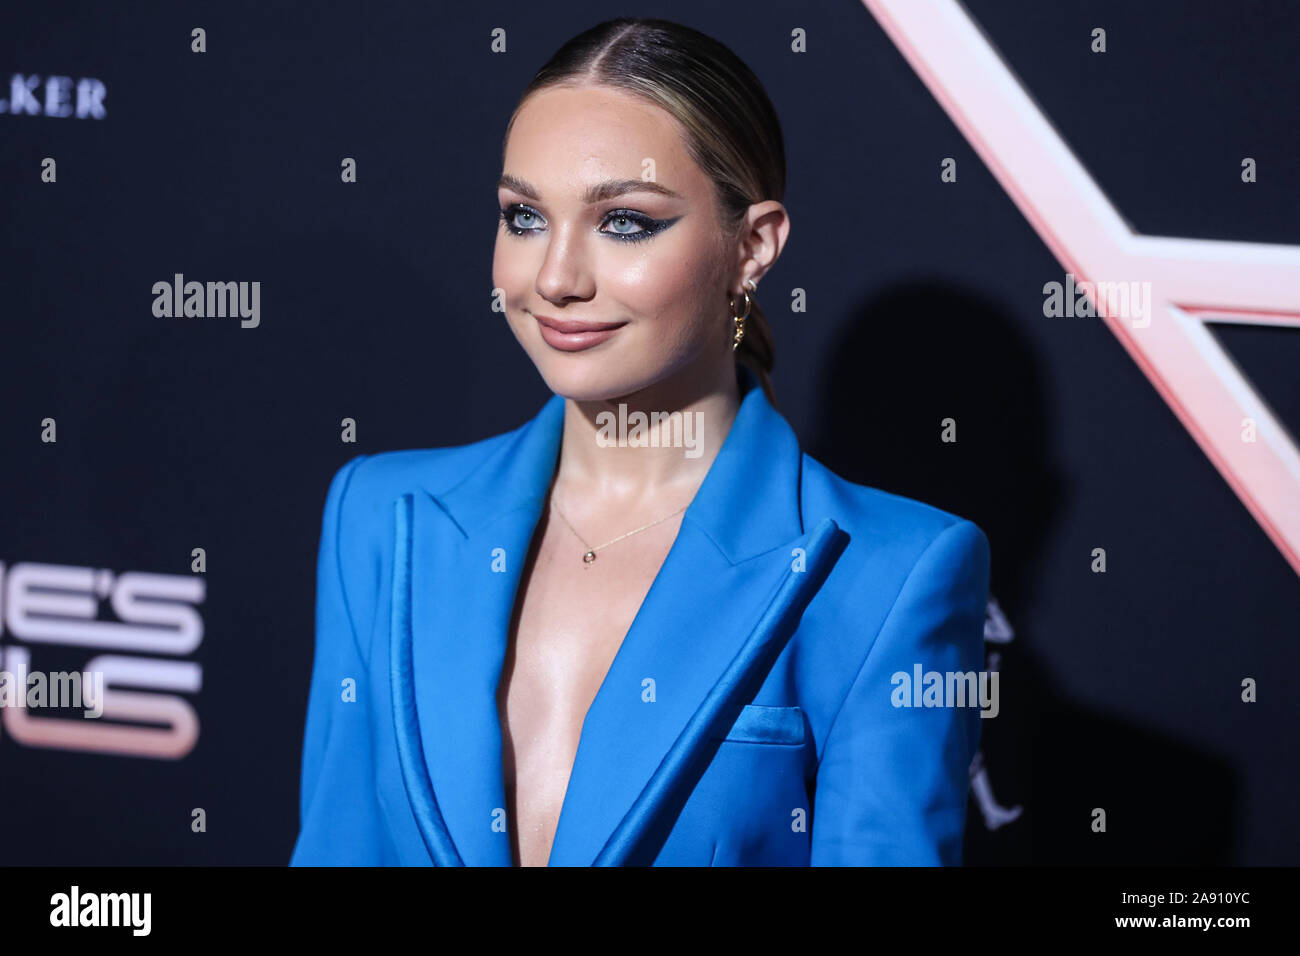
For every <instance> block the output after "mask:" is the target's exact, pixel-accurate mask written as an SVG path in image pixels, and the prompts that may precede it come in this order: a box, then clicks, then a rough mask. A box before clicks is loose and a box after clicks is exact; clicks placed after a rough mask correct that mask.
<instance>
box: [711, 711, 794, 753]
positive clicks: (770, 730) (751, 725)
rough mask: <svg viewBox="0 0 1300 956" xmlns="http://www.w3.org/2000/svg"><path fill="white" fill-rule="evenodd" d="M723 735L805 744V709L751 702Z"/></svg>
mask: <svg viewBox="0 0 1300 956" xmlns="http://www.w3.org/2000/svg"><path fill="white" fill-rule="evenodd" d="M723 739H724V740H731V741H738V742H741V743H750V744H801V743H803V742H804V720H803V711H802V710H801V709H800V708H798V707H770V706H768V705H766V704H747V705H746V706H745V709H744V710H742V711H741V712H740V716H739V717H737V718H736V722H735V723H734V724H732V726H731V730H730V731H729V732H728V733H727V736H726V737H724V738H723Z"/></svg>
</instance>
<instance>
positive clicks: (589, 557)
mask: <svg viewBox="0 0 1300 956" xmlns="http://www.w3.org/2000/svg"><path fill="white" fill-rule="evenodd" d="M551 506H552V507H553V508H554V509H555V511H556V513H557V514H558V515H559V516H560V518H561V519H562V520H563V521H564V523H565V524H567V525H568V526H569V530H570V531H572V532H573V533H574V535H576V536H577V538H578V540H579V541H581V542H582V546H583V547H584V548H586V549H587V550H586V551H584V552H583V554H582V563H583V564H584V565H590V564H591V562H593V561H595V560H596V552H597V551H601V550H603V549H605V548H608V547H609V546H610V545H611V544H614V543H616V542H618V541H622V540H623V539H624V538H630V537H631V536H632V535H634V534H637V533H639V532H641V531H645V530H646V529H647V528H653V527H654V526H655V525H657V524H662V523H663V522H665V521H667V520H668V519H669V518H672V517H675V516H677V515H679V514H681V513H682V512H683V511H685V510H686V509H687V507H688V505H682V506H681V507H680V508H678V509H677V510H676V511H674V512H673V513H672V514H670V515H664V516H663V517H662V518H660V519H659V520H658V521H651V522H650V523H649V524H643V525H642V526H641V527H639V528H636V529H635V530H632V531H629V532H627V533H626V534H620V535H619V536H618V537H617V538H614V539H613V540H611V541H606V542H605V543H604V544H602V545H600V546H599V547H595V548H593V547H592V546H591V545H590V544H588V543H587V539H586V538H584V537H583V536H582V535H580V534H578V529H577V528H575V527H574V526H573V525H572V524H571V523H570V521H569V519H568V518H565V517H564V512H563V511H561V510H560V506H559V504H558V503H557V502H556V500H555V499H554V498H551ZM583 570H584V571H585V570H586V568H585V567H584V568H583Z"/></svg>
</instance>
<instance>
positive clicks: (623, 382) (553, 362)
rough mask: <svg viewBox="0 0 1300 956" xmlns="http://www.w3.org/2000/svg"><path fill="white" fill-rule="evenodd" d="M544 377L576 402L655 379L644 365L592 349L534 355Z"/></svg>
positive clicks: (632, 389) (611, 394) (605, 396)
mask: <svg viewBox="0 0 1300 956" xmlns="http://www.w3.org/2000/svg"><path fill="white" fill-rule="evenodd" d="M533 364H534V365H535V366H536V367H537V371H538V373H539V374H540V375H541V376H542V380H543V381H545V382H546V385H547V387H548V388H549V389H550V390H551V391H552V392H554V393H555V394H556V395H560V396H562V397H564V398H568V399H572V400H573V401H575V402H603V401H610V400H614V399H618V398H621V397H623V396H625V395H630V394H631V393H633V392H636V391H638V390H640V389H643V388H645V387H646V386H647V385H651V384H653V383H654V382H655V381H656V376H655V375H654V374H653V373H652V372H650V371H648V370H646V369H644V368H629V367H628V366H627V363H625V362H623V361H621V360H618V359H615V358H612V357H609V358H607V357H605V356H600V355H597V354H595V352H594V350H593V351H591V352H578V353H572V354H571V355H568V356H566V355H556V354H555V353H551V354H549V355H542V356H534V357H533Z"/></svg>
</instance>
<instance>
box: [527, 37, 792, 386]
mask: <svg viewBox="0 0 1300 956" xmlns="http://www.w3.org/2000/svg"><path fill="white" fill-rule="evenodd" d="M593 84H594V85H603V86H611V87H615V88H617V89H620V90H625V91H627V92H629V93H633V94H635V95H638V96H641V97H643V98H644V99H646V100H648V101H649V102H651V103H653V104H655V105H656V106H660V107H662V108H663V109H665V110H667V111H668V113H670V114H671V115H672V116H673V117H675V118H676V119H677V121H678V122H680V123H681V125H682V127H683V128H684V129H685V131H686V146H687V150H688V152H689V153H690V155H691V158H692V159H693V160H694V161H695V162H696V164H698V165H699V167H700V168H701V169H702V170H704V172H705V173H706V174H708V176H709V177H710V178H711V179H712V180H713V182H714V186H715V188H716V196H717V200H718V208H719V212H720V218H721V220H722V223H723V228H724V229H725V230H727V233H728V235H729V236H733V237H734V236H736V235H738V232H739V228H740V226H741V222H742V220H743V218H744V215H745V212H746V211H747V210H748V208H749V206H750V205H752V204H753V203H757V202H762V201H764V200H768V199H774V200H776V201H777V202H782V201H783V200H784V198H785V139H784V137H783V136H782V133H781V124H780V121H779V120H778V119H777V115H776V110H775V109H774V108H773V106H772V102H771V100H769V99H768V96H767V92H766V91H765V90H764V89H763V85H762V84H761V83H760V82H759V80H758V77H756V76H755V75H754V73H753V71H751V70H750V69H749V67H748V66H746V65H745V63H744V62H743V61H742V60H741V59H740V58H739V57H738V56H736V54H734V53H732V52H731V50H730V49H728V48H727V47H726V46H725V45H723V44H722V43H719V42H718V41H717V40H715V39H713V38H712V37H710V36H708V35H706V34H704V33H700V32H699V31H698V30H693V29H691V28H690V27H686V26H682V25H681V24H679V23H674V22H672V21H670V20H660V19H655V18H648V17H619V18H618V19H614V20H607V21H605V22H604V23H599V24H597V25H596V26H594V27H592V28H590V29H589V30H585V31H583V32H582V33H580V34H578V35H577V36H575V37H573V39H571V40H569V41H568V42H567V43H565V44H564V45H563V46H562V47H560V49H559V50H557V51H556V53H555V54H554V55H553V56H552V57H551V58H550V60H548V61H547V62H546V64H545V65H544V66H542V68H541V69H540V70H538V71H537V74H536V75H535V76H534V77H533V79H532V80H531V81H530V82H529V84H528V86H527V87H526V88H525V89H524V92H523V94H522V95H521V96H520V97H519V103H518V105H517V106H516V107H515V111H514V113H513V114H512V115H511V117H510V123H509V124H508V125H507V126H506V134H505V135H506V139H507V140H508V139H509V137H510V128H511V127H512V126H513V125H514V120H515V116H517V115H518V113H519V109H520V107H522V106H523V104H524V101H525V100H527V99H528V97H529V96H530V95H531V94H533V93H535V92H537V91H538V90H542V89H545V88H548V87H554V86H569V85H572V86H576V85H593ZM504 150H505V146H504V143H503V145H502V151H503V154H504ZM750 296H751V299H753V293H750ZM736 301H737V307H738V308H739V309H740V310H741V311H743V305H741V303H743V302H744V296H743V295H738V296H736ZM736 360H737V361H738V362H743V363H744V364H745V365H746V366H748V367H749V368H750V369H751V370H752V371H753V372H754V374H755V375H756V376H757V378H758V381H759V383H760V384H761V385H762V387H763V391H764V393H765V394H766V395H767V397H768V400H769V401H770V402H772V404H773V405H775V404H776V395H775V393H774V391H773V389H772V376H771V373H772V365H773V363H774V362H775V360H776V353H775V343H774V341H773V339H772V330H771V327H770V326H769V325H768V322H767V318H766V316H764V314H763V310H762V308H761V307H760V306H759V304H758V302H757V300H756V299H755V300H754V301H753V304H752V307H751V309H750V313H749V317H748V318H747V319H746V320H745V337H744V339H743V340H742V341H741V343H740V347H739V348H737V349H736Z"/></svg>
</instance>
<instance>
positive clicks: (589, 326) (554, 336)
mask: <svg viewBox="0 0 1300 956" xmlns="http://www.w3.org/2000/svg"><path fill="white" fill-rule="evenodd" d="M533 318H535V319H536V320H537V327H538V329H539V331H540V332H541V333H542V338H543V339H544V340H545V341H546V344H547V345H549V346H550V347H551V348H554V349H559V350H560V351H562V352H581V351H582V350H583V349H589V348H591V347H592V346H593V345H599V344H600V343H601V342H604V341H605V340H606V339H608V338H609V337H610V336H612V335H613V334H614V333H615V332H617V331H618V330H619V329H621V328H622V327H623V326H625V325H627V323H626V322H578V321H576V320H574V319H553V318H551V317H550V316H547V315H534V316H533Z"/></svg>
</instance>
